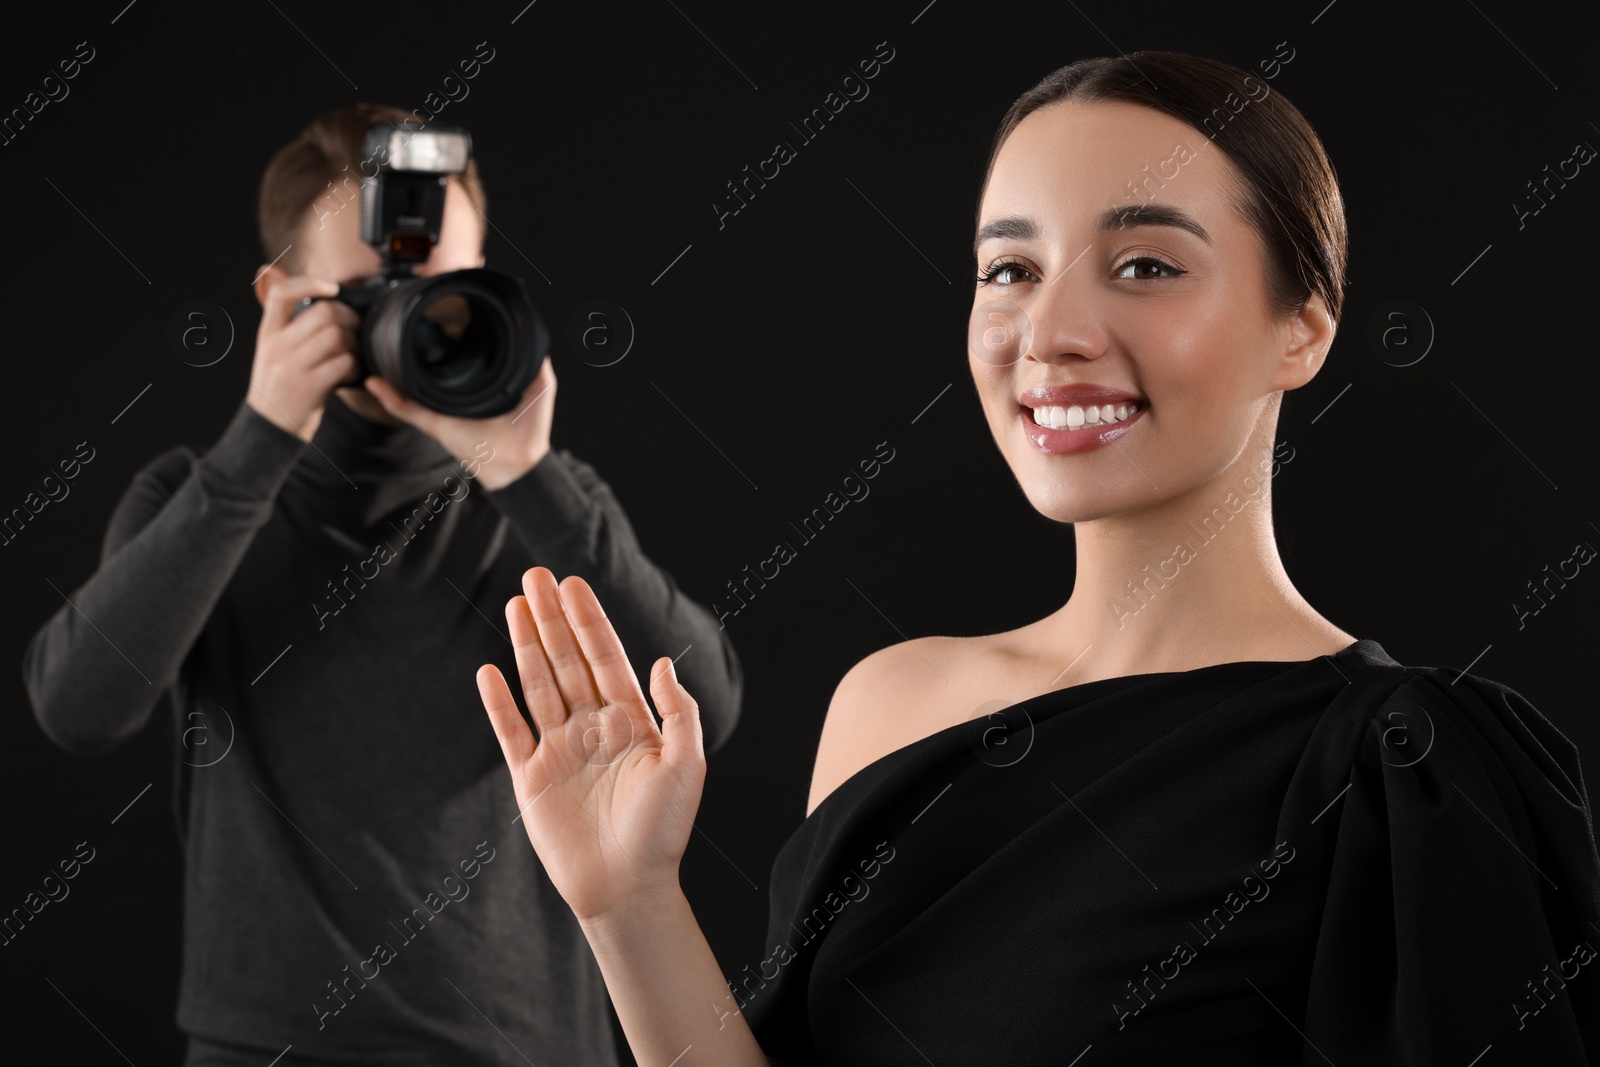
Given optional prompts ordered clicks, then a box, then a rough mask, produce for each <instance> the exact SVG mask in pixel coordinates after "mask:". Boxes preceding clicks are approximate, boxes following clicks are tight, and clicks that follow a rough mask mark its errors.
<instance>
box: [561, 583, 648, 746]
mask: <svg viewBox="0 0 1600 1067" xmlns="http://www.w3.org/2000/svg"><path fill="white" fill-rule="evenodd" d="M559 588H560V591H561V603H562V605H563V606H564V607H565V608H566V614H567V620H568V621H569V622H570V623H571V624H572V631H573V633H574V634H575V635H576V636H577V639H578V647H579V648H580V649H582V651H583V657H584V659H586V660H588V662H589V673H590V674H591V675H592V676H593V677H594V682H595V686H596V688H597V689H598V690H599V691H600V699H601V701H602V702H603V703H606V704H623V705H626V706H628V707H643V706H644V693H643V692H642V691H641V690H640V689H639V679H637V678H635V677H634V675H633V666H632V665H631V664H630V663H629V662H628V653H627V651H626V650H625V649H624V648H623V647H622V641H621V640H620V639H619V638H618V637H617V631H616V630H614V629H612V627H611V620H610V619H608V618H606V613H605V609H604V608H602V607H601V606H600V601H599V599H597V598H596V597H595V595H594V590H593V589H591V588H590V587H589V583H588V582H586V581H584V580H583V579H582V578H579V577H578V576H577V575H572V576H570V577H568V578H567V579H566V580H565V581H563V582H562V583H561V585H560V587H559ZM647 717H648V716H647ZM651 725H652V726H654V725H655V721H654V720H653V719H652V720H651Z"/></svg>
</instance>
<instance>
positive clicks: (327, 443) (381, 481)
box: [291, 393, 460, 528]
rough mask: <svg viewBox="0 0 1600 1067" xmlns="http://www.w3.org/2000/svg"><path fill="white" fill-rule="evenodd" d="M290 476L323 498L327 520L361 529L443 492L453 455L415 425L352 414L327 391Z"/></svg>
mask: <svg viewBox="0 0 1600 1067" xmlns="http://www.w3.org/2000/svg"><path fill="white" fill-rule="evenodd" d="M311 446H312V447H310V448H307V449H306V450H305V452H304V454H303V455H302V456H301V457H300V461H299V462H298V463H297V464H296V466H295V469H294V471H293V472H292V474H291V477H292V478H294V479H295V480H296V481H299V482H301V483H302V484H303V485H304V486H305V487H306V488H307V489H308V490H310V491H312V492H314V493H315V494H316V495H318V496H319V497H322V498H325V499H326V500H327V501H328V504H329V510H328V512H327V516H328V518H330V519H337V520H352V521H354V522H356V523H357V524H358V525H359V526H361V527H363V528H364V527H367V526H371V525H373V524H375V523H376V522H378V521H379V520H380V519H381V518H382V517H383V516H384V515H387V514H390V513H391V512H393V511H394V510H395V509H396V508H398V507H400V506H401V505H402V504H406V503H409V502H411V501H414V500H416V499H417V498H419V497H422V496H426V495H427V494H428V493H429V492H432V491H434V490H439V491H441V492H442V491H444V478H445V476H446V475H448V474H450V473H451V471H452V470H453V469H454V470H455V473H456V475H457V476H458V477H459V476H460V470H459V465H458V464H457V461H456V459H455V457H453V456H451V455H450V453H449V452H447V451H445V448H444V446H443V445H441V444H439V442H437V441H435V440H434V439H433V438H431V437H429V436H428V435H427V434H425V433H423V432H422V431H421V430H418V429H417V428H415V427H414V426H385V425H383V424H382V423H377V422H373V421H371V420H370V419H366V418H364V417H362V416H361V415H358V414H356V413H355V411H354V410H352V409H351V408H350V407H349V405H347V404H345V402H344V401H342V400H340V399H339V396H338V394H337V393H334V394H330V395H329V397H328V403H327V405H326V406H325V407H324V408H323V412H322V422H321V423H320V424H319V425H318V426H317V432H316V433H315V434H313V435H312V437H311Z"/></svg>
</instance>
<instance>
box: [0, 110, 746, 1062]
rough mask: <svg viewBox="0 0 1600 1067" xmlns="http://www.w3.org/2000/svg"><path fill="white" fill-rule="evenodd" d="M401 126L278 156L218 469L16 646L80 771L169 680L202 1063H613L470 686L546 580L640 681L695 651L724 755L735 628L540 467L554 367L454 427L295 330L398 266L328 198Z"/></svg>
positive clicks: (331, 312)
mask: <svg viewBox="0 0 1600 1067" xmlns="http://www.w3.org/2000/svg"><path fill="white" fill-rule="evenodd" d="M409 118H411V115H410V113H409V112H405V111H402V110H400V109H398V108H386V107H377V106H372V105H366V104H358V105H354V106H351V107H347V108H344V109H341V110H338V111H334V112H330V113H328V114H325V115H323V116H321V117H319V118H317V119H316V120H315V121H314V122H312V123H311V124H310V125H309V126H308V127H307V128H306V129H305V130H304V131H303V132H302V133H301V135H300V136H299V138H298V139H297V140H295V141H294V142H292V143H291V144H289V145H287V146H285V147H284V148H283V149H282V150H280V151H279V152H278V153H277V155H276V156H275V157H274V158H273V160H272V162H271V164H270V165H269V167H268V168H267V171H266V173H265V174H264V176H263V179H262V186H261V198H260V222H261V230H262V234H261V236H262V241H263V245H264V249H265V254H266V256H267V257H268V258H269V259H270V258H272V257H274V256H279V255H280V254H281V258H279V259H277V260H276V261H274V262H272V263H271V264H270V265H268V266H266V267H265V268H264V269H263V270H261V272H260V274H259V276H258V278H257V280H256V282H255V291H256V295H257V298H258V299H259V301H260V303H261V306H262V319H261V325H260V330H259V333H258V335H257V341H256V351H255V356H254V362H253V365H252V369H251V376H250V386H249V392H248V395H247V397H246V399H245V401H244V403H243V404H242V405H241V406H240V407H239V409H238V411H237V413H236V414H235V415H234V417H233V419H232V421H231V422H230V423H229V425H228V426H227V428H226V429H225V430H224V432H223V433H222V435H221V437H220V438H219V439H218V440H217V442H216V443H215V444H214V445H213V446H212V447H211V449H210V450H209V451H208V452H206V453H205V454H204V455H202V456H199V457H196V455H195V454H194V453H193V452H192V451H190V450H189V449H187V448H184V447H178V448H174V449H171V450H170V451H168V452H166V453H164V454H163V455H160V456H158V457H157V458H156V459H154V460H153V461H151V462H150V463H149V464H148V465H146V466H145V467H144V469H142V470H141V471H140V472H139V473H138V475H137V476H136V477H135V478H134V480H133V482H132V485H131V486H130V487H129V489H128V490H127V492H126V493H125V495H124V496H123V498H122V500H121V502H120V504H119V505H118V506H117V508H116V511H115V513H114V515H113V516H112V518H111V521H110V525H109V528H108V530H107V532H106V536H105V540H104V545H103V550H102V557H101V562H100V568H99V570H98V571H97V572H96V573H95V574H94V575H93V576H92V577H90V578H89V579H88V581H86V582H85V583H84V584H83V585H82V586H80V587H79V588H78V589H77V590H76V591H75V592H74V593H73V594H72V595H71V598H70V599H71V602H72V603H71V604H70V605H69V604H63V605H62V606H61V608H60V610H58V611H57V612H56V613H55V615H54V616H53V617H52V618H51V619H50V620H49V622H48V623H47V624H46V625H45V626H43V627H42V628H41V629H40V630H39V632H38V633H37V634H36V635H35V636H34V638H33V640H32V641H31V642H30V644H29V646H28V649H27V653H26V656H25V661H24V672H25V679H26V684H27V687H28V692H29V695H30V698H31V700H32V702H33V706H34V709H35V713H36V715H37V717H38V720H39V723H40V726H41V727H42V729H43V730H44V732H45V733H46V735H48V736H49V737H50V739H51V740H52V741H54V742H55V743H56V744H58V745H60V746H62V747H63V748H66V749H68V750H70V751H72V752H75V753H79V754H83V755H89V754H94V753H99V752H104V751H106V750H109V749H111V748H113V747H115V746H116V745H118V744H119V743H121V742H123V741H125V740H127V739H128V738H129V737H130V736H132V735H133V734H135V733H136V732H138V731H139V730H140V729H142V728H143V727H144V726H145V724H146V723H147V722H148V721H149V719H150V717H151V713H152V711H153V709H154V708H155V706H156V704H157V702H158V701H159V700H160V697H161V694H162V693H163V692H164V691H166V690H169V689H170V690H171V691H172V693H173V708H174V712H175V719H174V732H175V744H174V752H175V756H174V776H175V796H174V805H175V810H176V815H177V819H178V825H179V831H180V837H181V838H182V840H183V842H184V846H185V854H186V864H185V877H184V911H183V925H184V936H183V951H182V979H181V984H180V988H179V996H178V1008H177V1024H178V1026H179V1027H180V1028H181V1029H182V1030H184V1031H185V1032H186V1033H187V1034H188V1035H189V1051H188V1058H187V1059H186V1061H185V1062H186V1063H187V1064H189V1065H200V1064H234V1063H238V1064H243V1063H251V1064H265V1063H269V1062H273V1063H276V1064H277V1065H278V1067H289V1065H292V1064H332V1063H354V1062H365V1063H378V1062H383V1063H406V1064H412V1063H415V1064H424V1063H431V1064H437V1063H443V1062H448V1063H451V1064H468V1063H470V1064H513V1063H515V1064H525V1063H526V1062H528V1061H529V1060H531V1061H532V1062H536V1063H540V1064H548V1063H555V1064H614V1063H616V1062H618V1060H617V1053H616V1050H615V1048H614V1043H613V1038H612V1030H611V1023H610V1019H609V1014H608V1013H609V1000H608V997H607V994H606V990H605V986H604V984H603V982H602V980H601V976H600V972H599V970H598V968H597V966H596V964H595V961H594V957H593V955H592V954H591V952H590V949H589V947H588V944H587V943H586V941H585V939H584V935H583V933H582V931H581V930H580V929H579V927H578V924H577V923H576V921H575V920H574V919H573V917H572V915H571V912H570V910H569V909H568V908H567V907H566V905H565V904H564V903H563V902H562V900H561V898H560V896H559V895H558V894H557V893H556V892H555V890H554V888H553V887H552V886H551V884H550V881H549V879H548V877H547V875H546V874H545V872H544V870H543V869H542V867H541V866H540V864H539V861H538V859H537V857H536V856H535V855H533V854H532V853H531V852H530V851H529V850H528V849H527V848H525V847H522V846H520V844H519V839H520V838H521V837H522V836H523V828H522V825H521V822H520V818H521V816H520V814H519V812H518V804H517V801H516V798H515V795H514V793H513V789H512V784H511V782H510V781H509V780H508V779H507V776H506V774H505V770H504V765H503V763H502V762H501V759H500V755H499V748H498V743H497V741H496V739H495V735H494V733H493V731H492V730H490V729H489V728H488V727H487V725H486V724H485V723H484V722H483V715H482V711H481V710H480V709H479V707H478V706H477V695H476V694H475V693H474V692H473V689H472V686H471V683H470V682H464V681H463V679H468V678H470V677H471V675H472V672H473V671H474V670H476V668H477V666H478V665H479V664H480V663H483V662H485V661H492V662H497V663H500V664H503V665H504V666H505V668H506V670H507V671H509V670H510V669H511V666H512V665H513V664H514V662H515V660H514V656H513V650H512V648H511V645H510V642H509V638H508V637H507V636H506V634H505V632H504V628H503V622H501V621H496V620H500V619H501V603H502V601H503V600H504V597H505V590H506V589H508V588H514V587H515V586H516V585H517V583H518V581H519V580H520V576H521V575H522V573H523V572H524V571H526V570H527V569H528V568H529V567H531V566H534V565H542V566H546V567H549V568H550V569H551V570H553V571H554V572H556V573H557V574H560V575H567V574H577V575H581V576H583V577H584V579H585V580H586V581H588V582H589V583H590V584H591V585H592V586H593V587H594V588H595V589H596V590H597V591H599V594H600V596H601V597H602V598H603V599H604V600H605V602H606V604H607V606H608V607H609V608H610V610H611V611H612V616H611V621H612V623H613V625H614V626H615V627H616V630H617V631H618V633H620V634H621V635H622V636H623V638H624V640H625V642H626V645H627V647H628V649H629V651H630V652H631V653H632V654H633V655H635V656H636V657H637V659H636V660H635V661H634V664H633V665H634V669H635V670H636V671H644V670H646V669H647V668H648V665H649V664H650V663H651V662H652V660H654V659H655V658H656V657H659V656H663V655H665V656H671V657H680V658H678V661H677V662H678V668H679V670H680V671H681V673H682V675H683V677H684V680H685V682H686V684H688V685H689V686H690V687H691V688H692V689H693V690H694V691H695V693H696V694H697V696H698V697H699V699H700V701H701V708H702V716H703V717H704V720H705V723H706V738H707V747H708V748H714V747H717V746H719V745H720V744H721V743H722V742H723V741H724V740H726V738H727V737H728V735H729V734H730V733H731V731H732V729H733V727H734V724H735V721H736V719H737V715H738V708H739V700H740V695H741V691H742V678H741V672H740V667H739V661H738V658H737V656H736V654H735V652H734V650H733V648H732V646H731V644H730V643H729V642H728V639H727V637H726V635H725V633H724V632H723V631H721V630H719V629H718V627H717V625H716V621H715V619H714V618H713V617H712V615H711V614H710V612H709V611H707V610H706V609H705V608H704V607H703V606H702V605H700V604H699V603H696V602H695V601H692V600H690V599H689V598H688V597H687V596H685V595H684V594H683V593H682V592H681V591H680V590H679V589H678V587H677V585H676V583H675V582H674V581H673V579H672V577H671V576H670V575H669V574H668V573H667V572H666V571H664V570H662V569H661V568H660V567H658V566H656V565H655V564H654V563H652V562H651V561H650V560H649V559H648V558H646V556H645V555H644V554H643V552H642V551H641V549H640V547H639V545H638V543H637V541H636V539H635V536H634V532H633V530H632V528H631V526H630V524H629V522H628V520H627V517H626V516H625V515H624V513H623V511H622V509H621V507H620V505H619V504H618V503H617V501H616V499H615V498H614V496H613V495H612V492H611V490H610V488H609V487H608V486H607V485H606V483H605V482H604V481H602V480H601V479H600V477H599V476H598V475H597V474H596V473H595V471H594V470H593V469H592V468H591V467H589V466H588V465H587V464H586V463H584V462H582V461H581V460H579V459H578V458H576V457H575V456H573V455H572V454H571V453H570V452H567V451H565V450H555V449H552V447H551V444H550V429H551V421H552V413H553V409H554V401H555V392H556V388H555V387H556V379H555V374H554V371H553V370H552V368H551V365H550V362H549V360H548V358H545V359H544V361H543V363H542V365H541V367H540V369H539V372H538V375H537V377H536V378H534V380H533V382H532V383H531V384H530V385H529V386H528V387H527V390H526V392H525V393H524V394H523V395H522V397H521V399H520V401H519V402H518V403H517V405H516V407H515V408H514V409H512V410H511V411H510V412H507V413H505V414H502V415H495V416H492V417H486V418H459V417H453V416H447V415H444V414H441V413H440V412H439V411H436V410H431V409H429V408H427V407H424V406H423V405H421V404H419V403H417V402H416V400H414V399H407V398H405V397H402V396H401V395H400V393H399V392H398V391H397V390H396V389H394V388H393V387H392V386H390V385H389V383H388V382H386V381H384V380H383V379H381V378H378V377H367V378H365V380H364V381H363V380H362V379H361V378H360V377H359V367H360V364H359V362H358V360H357V358H356V355H355V353H356V351H357V333H356V330H357V328H358V326H359V324H360V321H361V320H360V316H359V315H358V313H357V312H356V311H355V310H353V309H352V308H351V307H348V306H346V305H345V304H343V303H340V302H338V301H336V300H332V299H317V300H315V302H314V303H312V304H311V305H310V307H309V309H307V310H305V311H303V313H300V314H298V315H296V314H295V311H296V308H297V305H299V303H300V302H301V301H302V300H303V299H304V298H306V297H331V296H333V295H334V293H335V292H336V291H337V284H339V283H342V284H344V285H346V286H349V285H352V284H357V283H359V281H360V280H361V279H364V278H367V277H370V276H372V275H374V274H375V273H376V272H377V271H378V269H379V255H378V253H377V252H376V251H375V250H374V248H373V247H372V246H371V245H369V244H367V243H366V242H364V241H363V240H362V239H361V236H360V229H359V226H360V208H359V205H358V204H357V203H355V202H348V203H346V204H345V205H344V206H342V207H339V208H338V209H337V210H331V209H330V208H331V207H333V206H337V205H339V204H340V201H338V200H333V199H328V198H325V196H324V194H325V191H326V190H327V189H329V188H331V187H332V186H331V184H330V183H332V182H335V181H338V180H340V179H341V177H344V176H348V175H352V174H357V173H359V171H358V168H359V166H360V163H361V153H362V144H363V137H364V135H365V134H366V132H367V131H368V129H369V128H371V127H372V126H373V125H374V124H377V123H389V122H397V121H404V120H406V119H409ZM319 198H323V199H320V200H319ZM482 204H483V191H482V187H481V184H480V182H479V179H478V175H477V170H476V165H475V163H473V162H470V161H469V162H468V165H467V167H466V169H465V171H464V172H463V173H462V174H460V175H459V177H451V178H450V179H449V180H448V187H447V190H446V193H445V205H446V206H445V209H444V214H443V223H442V226H441V228H440V232H439V240H438V243H437V245H436V246H434V247H433V248H432V250H431V252H430V253H429V255H428V259H427V262H426V263H425V264H424V265H423V266H422V267H421V268H420V269H418V270H417V272H416V273H417V274H418V275H422V276H429V275H433V274H440V273H444V272H448V271H454V270H462V269H469V268H475V267H479V266H481V265H482V263H483V254H482V242H483V235H484V229H485V227H486V225H487V223H486V221H484V220H483V218H482V217H481V216H482ZM286 245H287V246H288V249H287V251H284V249H285V246H286ZM508 845H509V846H510V847H507V846H508ZM530 961H533V962H534V965H535V970H536V973H537V978H536V980H535V986H534V987H533V988H531V989H530V987H529V971H528V964H529V962H530ZM288 1046H292V1048H289V1049H288V1051H285V1050H286V1047H288ZM280 1054H282V1055H281V1057H280ZM275 1057H279V1058H277V1059H275Z"/></svg>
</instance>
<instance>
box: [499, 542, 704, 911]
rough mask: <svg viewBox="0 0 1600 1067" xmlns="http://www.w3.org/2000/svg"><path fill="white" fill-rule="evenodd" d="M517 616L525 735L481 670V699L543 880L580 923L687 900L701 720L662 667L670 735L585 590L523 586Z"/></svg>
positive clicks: (507, 699)
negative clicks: (682, 888) (682, 875)
mask: <svg viewBox="0 0 1600 1067" xmlns="http://www.w3.org/2000/svg"><path fill="white" fill-rule="evenodd" d="M522 588H523V592H524V595H523V596H518V597H513V598H512V599H511V601H510V602H509V603H507V604H506V620H507V621H508V622H509V623H510V625H511V643H512V645H513V646H514V647H515V650H516V660H517V673H518V674H519V675H520V676H521V681H522V693H523V697H524V699H525V700H526V701H527V705H528V711H529V713H530V714H531V715H532V717H533V725H534V728H535V729H536V730H537V731H538V737H537V739H536V738H535V737H534V734H533V731H531V730H529V729H528V725H527V723H526V722H524V721H523V718H522V714H521V712H519V711H518V710H517V704H516V700H515V699H514V698H513V697H512V695H511V691H510V689H508V688H507V686H506V681H505V678H504V677H503V676H502V675H501V673H500V670H499V668H497V667H495V666H494V665H493V664H484V665H483V666H482V667H480V668H478V674H477V680H478V693H479V695H480V696H482V698H483V706H484V708H485V709H486V710H487V711H488V713H489V720H490V722H491V723H492V724H493V725H494V732H495V736H496V737H498V738H499V739H500V750H501V752H502V753H504V754H505V758H506V764H507V765H508V766H509V767H510V768H511V780H512V784H513V786H514V787H515V789H516V796H517V806H518V807H519V808H520V809H521V811H522V815H521V817H522V820H523V823H524V825H525V826H526V827H527V829H528V839H529V840H530V841H532V842H533V847H534V850H535V851H536V852H537V853H538V854H539V859H540V861H541V862H542V863H543V864H544V868H545V871H546V872H547V873H548V874H549V876H550V880H551V882H552V883H553V884H554V885H555V887H556V889H557V891H559V892H560V894H561V897H562V899H563V900H565V901H566V902H567V905H568V906H569V907H571V908H572V910H573V912H574V914H576V915H577V916H578V918H580V919H588V918H594V917H598V916H603V915H605V914H606V913H608V912H610V911H612V910H613V909H615V908H618V907H619V906H621V905H623V904H625V903H628V902H631V901H635V900H638V899H644V898H648V897H649V896H650V895H651V894H653V893H658V892H678V863H679V860H680V859H681V858H682V856H683V852H684V849H685V847H686V846H687V845H688V841H689V831H690V829H691V828H692V827H693V824H694V823H693V820H694V814H695V811H696V810H697V809H698V807H699V805H700V790H701V786H702V785H703V784H704V782H705V749H704V747H703V742H702V739H701V733H700V711H699V707H698V705H697V704H696V703H695V700H694V698H693V697H691V696H690V695H689V692H688V690H686V689H684V688H683V686H682V685H680V684H679V683H678V678H677V674H676V672H675V671H673V669H672V661H671V660H670V659H668V658H667V657H665V656H663V657H661V658H660V659H658V660H656V662H655V663H654V665H653V666H652V669H651V677H650V694H651V696H652V697H654V699H655V703H656V707H657V709H659V711H660V712H661V719H662V724H661V726H660V727H659V728H658V727H657V726H656V722H655V719H654V717H652V716H651V714H650V708H649V707H648V706H647V705H646V704H645V701H644V694H643V693H641V692H640V691H639V682H638V680H637V679H636V678H635V677H634V674H633V668H632V667H630V666H629V665H628V657H627V655H626V653H625V652H624V651H623V648H622V642H621V641H619V640H618V639H617V634H616V631H615V630H613V629H612V628H611V622H610V620H608V619H607V618H606V614H605V612H604V611H603V610H602V609H601V607H600V602H599V601H598V600H597V599H595V595H594V591H593V590H592V589H590V588H589V586H588V584H587V583H586V582H584V580H583V579H582V578H579V577H576V576H572V577H568V578H567V579H566V581H564V582H562V583H561V584H560V585H559V586H558V585H557V584H556V580H555V575H553V574H552V573H551V572H550V571H549V570H548V569H547V568H544V567H534V568H532V569H531V570H529V571H527V572H526V573H525V574H524V575H523V576H522Z"/></svg>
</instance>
